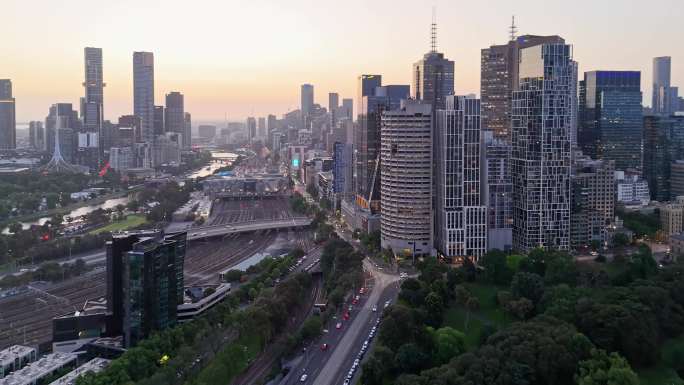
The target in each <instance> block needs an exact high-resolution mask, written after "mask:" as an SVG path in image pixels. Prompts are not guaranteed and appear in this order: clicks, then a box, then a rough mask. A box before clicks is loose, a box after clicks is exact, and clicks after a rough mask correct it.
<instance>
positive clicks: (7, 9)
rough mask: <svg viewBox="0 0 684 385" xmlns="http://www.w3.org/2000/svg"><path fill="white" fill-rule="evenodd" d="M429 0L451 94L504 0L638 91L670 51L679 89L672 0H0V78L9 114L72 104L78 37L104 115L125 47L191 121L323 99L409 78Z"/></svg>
mask: <svg viewBox="0 0 684 385" xmlns="http://www.w3.org/2000/svg"><path fill="white" fill-rule="evenodd" d="M433 5H434V6H436V9H437V22H438V30H439V31H438V49H439V50H440V51H442V52H444V53H445V54H446V56H447V57H448V58H449V59H451V60H454V61H455V62H456V90H457V93H459V94H465V93H478V94H479V82H480V49H481V48H484V47H487V46H489V45H491V44H504V43H506V41H507V40H508V32H507V30H508V26H509V25H510V22H511V20H510V19H511V15H513V14H515V16H516V20H517V24H518V27H519V33H520V34H526V33H527V34H540V35H547V34H548V35H550V34H558V35H560V36H562V37H564V38H565V39H566V41H567V42H568V43H570V44H573V45H574V52H575V60H577V61H578V62H579V65H580V71H582V72H583V71H589V70H595V69H607V70H622V69H629V70H641V71H642V90H643V92H644V93H645V94H646V95H647V97H645V99H646V100H647V101H648V103H647V104H650V92H651V62H652V58H653V57H654V56H664V55H669V56H672V62H673V69H672V78H673V79H672V82H673V85H679V86H681V87H682V90H684V21H683V20H684V1H683V0H650V1H642V0H575V1H570V0H564V1H557V0H518V1H510V0H477V1H470V0H469V1H465V0H428V1H420V0H412V1H407V0H335V1H328V0H318V1H309V0H216V1H214V0H195V1H187V0H186V1H181V0H106V1H104V0H2V4H1V5H0V13H2V22H0V36H2V38H1V39H0V52H2V57H0V78H10V79H12V82H13V86H14V94H15V97H16V99H17V104H16V106H17V107H16V109H17V121H18V122H25V121H28V120H43V119H44V118H45V115H46V114H47V111H48V107H49V106H50V105H51V104H52V103H56V102H71V103H74V105H75V106H76V107H77V106H78V100H79V97H80V96H82V95H83V92H84V91H83V87H82V86H81V83H82V82H83V77H84V74H83V72H84V70H83V48H84V47H86V46H91V47H100V48H102V49H103V56H104V78H105V82H106V83H107V87H106V88H105V106H104V109H105V118H106V119H110V120H116V118H117V117H118V116H119V115H122V114H130V113H131V112H132V108H133V107H132V105H133V96H132V93H133V91H132V88H133V85H132V83H133V80H132V66H133V64H132V53H133V51H152V52H154V58H155V94H156V95H155V104H158V105H160V104H163V103H164V99H163V98H164V95H165V94H166V93H168V92H170V91H180V92H182V93H183V94H185V105H186V110H187V111H189V112H191V113H192V114H193V120H194V121H197V120H211V119H223V117H224V113H226V114H227V115H228V118H229V120H238V119H243V118H244V117H246V116H248V115H255V116H265V115H266V114H268V113H274V114H277V115H278V116H280V115H281V114H283V113H285V112H287V111H289V110H292V109H296V108H298V107H299V86H300V84H302V83H311V84H314V86H315V100H316V102H317V103H320V104H322V105H325V106H327V95H328V92H331V91H332V92H335V91H336V92H339V93H340V97H355V95H356V80H355V79H356V76H358V75H359V74H362V73H379V74H382V75H383V83H386V84H409V83H410V74H411V64H412V63H413V62H415V61H416V60H418V59H419V58H420V57H421V56H422V55H423V54H424V53H425V52H426V51H427V50H428V48H429V27H430V21H431V13H432V6H433ZM580 77H581V76H580ZM681 93H684V92H681Z"/></svg>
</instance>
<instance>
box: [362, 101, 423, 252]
mask: <svg viewBox="0 0 684 385" xmlns="http://www.w3.org/2000/svg"><path fill="white" fill-rule="evenodd" d="M366 98H368V97H366ZM381 119H382V120H381V129H380V132H381V133H380V136H381V140H380V142H381V149H380V159H381V161H380V164H381V168H382V172H381V175H382V176H381V182H380V195H381V200H382V205H381V219H380V232H381V244H382V248H383V249H384V248H390V249H392V251H393V252H394V253H395V254H404V255H413V256H415V255H426V254H429V253H430V252H431V250H432V247H433V225H434V223H433V220H432V218H433V212H432V190H433V184H432V167H433V157H432V106H431V105H430V104H423V103H421V102H420V101H416V100H410V99H409V100H406V101H404V102H403V104H402V106H401V108H400V109H398V110H394V111H384V112H383V113H382V118H381Z"/></svg>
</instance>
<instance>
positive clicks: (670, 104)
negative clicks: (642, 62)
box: [651, 56, 679, 116]
mask: <svg viewBox="0 0 684 385" xmlns="http://www.w3.org/2000/svg"><path fill="white" fill-rule="evenodd" d="M671 71H672V58H670V57H669V56H661V57H656V58H653V97H652V99H651V110H652V111H653V113H654V114H656V115H665V116H669V115H672V113H673V112H675V111H676V110H677V109H678V108H677V107H678V106H677V104H678V101H679V97H678V96H679V95H678V89H677V87H672V84H671Z"/></svg>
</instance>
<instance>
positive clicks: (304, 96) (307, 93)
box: [300, 84, 314, 128]
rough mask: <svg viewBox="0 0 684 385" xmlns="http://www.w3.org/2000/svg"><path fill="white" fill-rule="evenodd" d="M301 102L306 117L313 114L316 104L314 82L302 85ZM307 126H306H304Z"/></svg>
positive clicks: (303, 114)
mask: <svg viewBox="0 0 684 385" xmlns="http://www.w3.org/2000/svg"><path fill="white" fill-rule="evenodd" d="M300 92H301V95H300V97H301V104H300V109H301V110H302V116H303V117H304V118H305V119H306V117H308V116H309V115H310V114H311V111H312V110H313V105H314V86H313V85H312V84H302V87H301V91H300ZM304 128H306V127H304Z"/></svg>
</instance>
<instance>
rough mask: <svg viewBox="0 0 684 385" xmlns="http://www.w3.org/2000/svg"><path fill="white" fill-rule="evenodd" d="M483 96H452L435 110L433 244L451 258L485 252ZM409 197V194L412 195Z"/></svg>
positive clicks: (470, 256)
mask: <svg viewBox="0 0 684 385" xmlns="http://www.w3.org/2000/svg"><path fill="white" fill-rule="evenodd" d="M480 134H481V131H480V100H479V99H470V98H466V97H464V96H453V95H449V96H446V98H445V109H443V110H437V111H436V122H435V135H434V173H435V176H434V177H435V186H436V187H435V195H436V196H435V233H434V234H435V248H436V249H437V252H438V253H439V255H440V256H443V257H445V258H447V259H449V260H452V261H456V260H463V258H472V259H475V260H477V259H478V258H479V257H481V256H482V255H484V254H485V253H486V252H487V219H486V218H487V208H486V207H485V206H484V205H482V202H481V189H482V187H483V186H482V183H481V181H480V159H481V148H480V142H481V140H480V136H481V135H480ZM409 195H410V194H409Z"/></svg>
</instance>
